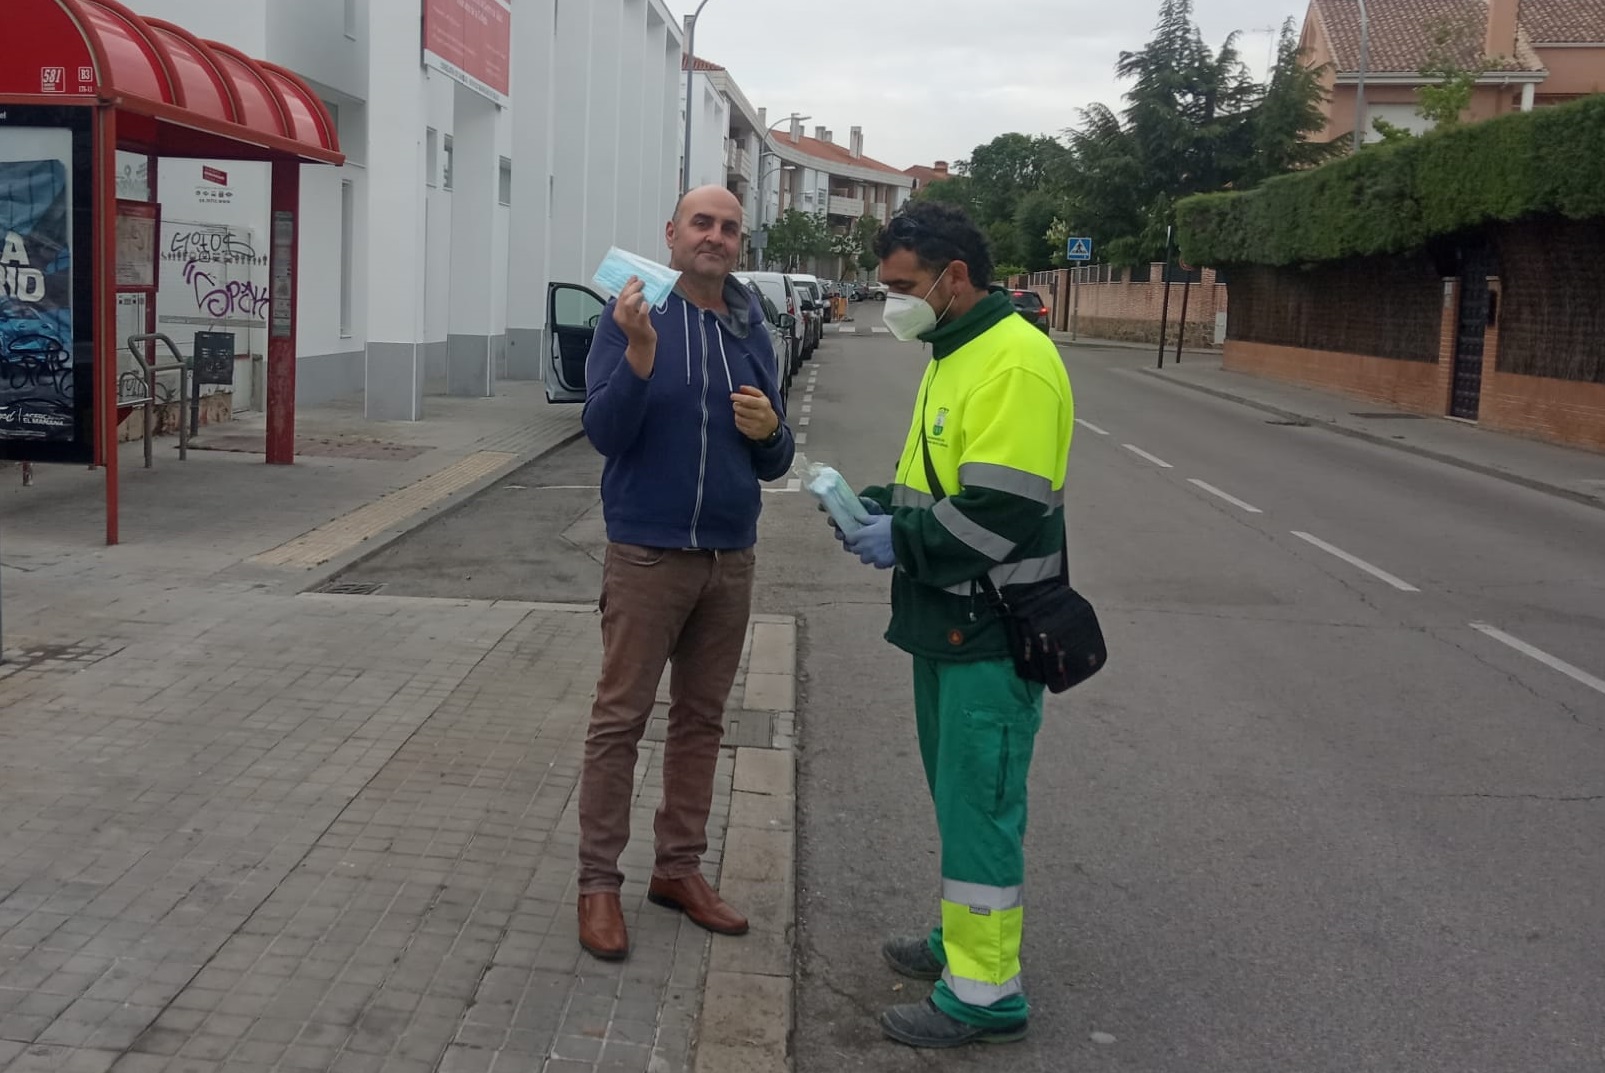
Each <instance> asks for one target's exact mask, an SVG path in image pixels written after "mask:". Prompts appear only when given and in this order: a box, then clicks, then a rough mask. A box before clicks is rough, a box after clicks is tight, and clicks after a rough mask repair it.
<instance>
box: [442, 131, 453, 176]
mask: <svg viewBox="0 0 1605 1073" xmlns="http://www.w3.org/2000/svg"><path fill="white" fill-rule="evenodd" d="M445 155H446V161H445V164H446V173H445V177H444V178H442V179H441V181H440V185H441V187H442V188H443V189H446V190H450V189H451V135H450V134H448V135H446V153H445Z"/></svg>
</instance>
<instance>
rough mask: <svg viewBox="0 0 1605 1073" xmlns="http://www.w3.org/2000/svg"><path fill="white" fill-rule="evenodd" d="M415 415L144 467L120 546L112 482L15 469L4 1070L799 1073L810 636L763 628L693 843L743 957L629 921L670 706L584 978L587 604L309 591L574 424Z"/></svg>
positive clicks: (466, 405) (2, 817)
mask: <svg viewBox="0 0 1605 1073" xmlns="http://www.w3.org/2000/svg"><path fill="white" fill-rule="evenodd" d="M530 388H533V389H534V390H533V391H531V390H529V389H530ZM430 403H431V411H432V412H434V413H438V414H440V416H439V417H438V418H432V419H431V420H430V421H426V422H421V423H418V424H413V425H393V424H385V425H378V424H371V423H367V422H363V421H361V420H360V418H359V417H357V416H356V415H354V414H352V413H350V412H349V411H341V410H338V409H333V410H325V411H316V412H313V413H310V414H306V413H304V414H303V415H302V419H301V422H300V430H299V431H300V434H301V436H302V437H304V438H308V439H321V440H322V441H324V442H323V443H322V444H321V445H320V446H321V447H322V448H323V449H325V450H333V451H336V452H337V456H336V457H326V456H309V457H305V458H304V459H303V460H302V461H300V462H298V464H297V465H296V466H294V467H268V466H266V465H263V464H261V461H260V455H257V456H251V455H244V454H233V453H227V452H221V451H207V452H197V453H195V454H192V455H191V456H190V460H189V461H188V462H187V463H182V464H181V463H179V462H178V460H177V452H176V450H173V449H172V444H171V441H168V442H162V443H160V444H159V447H158V461H157V468H156V469H155V470H153V471H150V472H145V471H142V470H138V469H136V468H135V467H136V466H137V464H138V459H139V457H140V454H139V452H140V447H139V445H137V444H135V445H129V447H128V449H126V451H127V453H125V455H124V459H123V460H124V464H125V466H126V467H127V468H126V469H125V474H124V475H125V483H124V498H125V505H126V510H125V516H124V537H125V541H126V543H125V544H124V545H122V546H120V547H116V548H105V547H103V546H101V545H100V535H101V533H100V525H101V523H100V514H99V509H100V498H99V497H100V490H101V480H102V475H101V474H98V473H94V474H91V473H86V472H85V471H83V470H78V469H75V468H72V467H65V468H64V467H38V469H37V483H36V485H35V487H33V488H27V489H24V488H21V487H20V486H19V485H20V480H19V478H18V475H17V471H16V469H15V468H14V467H13V468H9V469H5V470H0V481H3V482H4V483H3V484H0V527H3V529H0V532H3V536H0V540H3V542H4V547H3V553H4V572H3V575H0V576H3V582H4V591H3V600H4V604H3V610H4V628H5V640H6V647H7V649H8V660H7V662H6V664H4V665H3V666H0V1069H5V1070H17V1071H24V1070H30V1071H31V1070H62V1071H68V1070H71V1071H90V1073H94V1071H102V1070H109V1069H114V1070H118V1071H125V1073H148V1071H154V1070H167V1071H173V1073H180V1071H182V1073H213V1071H218V1073H221V1071H224V1070H227V1071H230V1073H233V1071H239V1073H268V1071H270V1070H272V1071H284V1073H289V1071H293V1070H338V1071H342V1073H347V1071H349V1073H362V1071H380V1070H383V1071H385V1073H392V1071H393V1073H426V1071H435V1070H440V1071H443V1073H490V1071H506V1070H519V1071H541V1070H546V1071H551V1073H578V1071H582V1070H583V1071H603V1070H609V1071H612V1070H618V1071H625V1070H629V1071H634V1073H647V1071H648V1070H652V1071H654V1073H656V1071H665V1073H672V1071H680V1070H688V1069H691V1068H693V1063H695V1068H697V1069H699V1070H703V1071H706V1073H718V1071H723V1070H737V1069H741V1070H746V1069H774V1070H780V1069H784V1068H785V1044H786V1039H787V1035H788V1029H789V1017H790V991H789V988H790V963H789V932H788V929H789V927H790V922H791V914H792V905H791V882H790V876H791V867H792V859H793V844H792V840H793V834H792V825H791V824H792V821H791V817H792V814H793V792H794V791H793V789H792V781H791V775H790V771H791V764H792V753H791V743H792V741H793V735H794V728H793V726H792V720H793V708H794V706H795V701H794V696H795V687H794V676H795V627H794V626H793V625H792V624H791V622H790V620H789V619H768V618H762V617H760V618H758V619H756V620H755V621H754V624H753V626H752V628H751V631H750V633H749V642H748V652H747V655H746V656H745V657H744V659H743V665H742V672H741V678H740V679H739V680H738V682H737V686H736V689H735V691H734V693H733V694H732V712H731V718H730V719H729V721H728V722H729V727H730V732H729V733H728V734H727V739H726V745H727V748H726V752H725V756H724V759H723V760H722V762H721V765H720V770H719V777H718V785H717V787H716V797H715V804H714V819H713V822H712V823H711V824H710V831H709V834H710V847H711V848H710V853H709V855H708V860H707V865H708V870H709V872H710V874H711V875H712V876H713V877H714V878H717V877H718V875H719V873H720V872H721V870H722V872H723V873H724V876H725V878H726V880H727V884H728V886H729V888H731V889H733V890H734V889H739V890H740V891H741V894H740V895H739V896H740V897H742V898H743V900H744V901H745V902H746V903H747V904H745V905H743V908H745V909H747V910H748V911H749V912H750V914H751V915H752V917H753V928H754V931H753V934H752V935H750V936H748V937H745V938H744V939H741V940H730V941H728V942H727V941H724V940H721V941H720V943H718V944H715V943H712V942H710V940H709V937H708V936H707V935H706V933H704V932H702V931H701V930H700V929H697V928H695V927H694V926H693V925H691V924H690V923H689V922H687V921H685V920H684V918H683V917H681V916H679V915H677V914H674V913H670V912H667V911H664V910H661V909H659V908H657V907H654V906H651V905H649V904H647V903H645V900H644V894H645V889H646V880H647V878H648V873H649V871H650V867H651V830H652V824H651V819H652V814H653V811H654V810H655V808H656V805H657V802H658V799H659V794H660V793H661V778H660V770H661V762H662V752H661V744H660V740H661V736H662V735H661V727H660V726H658V723H659V721H658V720H654V726H653V727H649V730H648V735H647V740H646V741H644V742H643V743H642V748H641V754H640V761H639V768H638V774H639V776H640V783H639V789H638V794H637V798H636V801H635V807H634V814H633V821H634V830H635V832H636V836H637V837H636V839H635V840H634V841H632V843H631V845H630V847H629V849H628V850H627V851H626V854H625V858H624V866H625V869H626V871H627V873H628V874H629V877H630V878H629V882H628V884H627V886H626V888H625V892H624V893H625V899H626V913H627V917H628V918H629V921H630V923H631V926H632V938H633V940H634V952H633V954H632V957H631V958H630V959H629V960H628V961H626V962H623V963H620V964H616V965H604V964H603V963H601V962H597V961H595V960H593V959H591V958H589V957H588V956H586V955H584V954H582V953H581V951H580V950H579V947H578V943H577V938H576V935H575V914H574V899H575V885H574V884H575V856H576V844H577V817H576V813H575V809H576V795H575V792H574V791H575V787H576V782H577V779H578V773H579V766H580V759H581V755H582V754H581V750H582V745H583V739H584V732H585V726H586V723H587V721H588V717H589V712H590V702H591V693H592V687H593V685H594V682H595V678H596V674H597V669H598V661H599V659H600V644H599V641H598V638H597V627H596V620H595V615H594V610H593V609H592V608H591V607H589V606H584V607H575V606H563V605H540V604H512V603H506V602H495V603H491V602H472V601H464V600H408V599H400V598H386V597H362V596H334V595H325V594H315V593H312V594H300V593H301V590H302V589H304V588H307V587H308V586H312V585H316V584H318V583H319V581H320V579H322V578H324V577H327V576H330V575H332V573H334V572H335V571H336V570H338V569H339V568H340V567H341V566H342V565H343V564H344V563H347V562H349V561H351V560H352V559H354V558H356V557H358V556H360V555H362V554H364V553H365V551H366V550H367V549H369V548H371V547H373V546H375V545H376V544H378V543H381V542H383V541H385V540H388V539H392V538H394V537H395V536H396V535H398V534H400V533H404V532H405V531H407V530H408V529H409V528H411V527H413V526H415V525H417V524H420V523H421V522H422V521H423V520H426V519H427V518H429V517H431V516H433V514H434V513H435V512H438V511H439V510H442V509H449V507H450V506H451V505H452V504H454V503H457V502H460V501H461V500H462V499H463V498H465V497H466V496H468V495H470V494H471V493H472V492H473V491H474V490H475V489H477V488H479V487H482V486H483V485H484V484H486V483H488V482H489V481H492V480H494V479H496V477H498V476H500V475H502V474H504V473H506V472H507V471H509V470H510V469H512V468H513V467H515V466H516V465H519V464H521V463H522V462H524V461H527V460H528V459H530V458H533V457H535V456H536V455H537V454H539V453H542V452H543V451H544V450H547V449H550V448H552V447H555V446H557V445H559V444H561V443H563V442H566V441H568V440H570V439H572V438H573V437H574V436H575V435H577V434H578V409H577V408H573V407H567V408H556V407H552V408H547V407H546V406H545V405H544V402H543V401H542V400H541V399H540V397H539V386H538V385H519V384H514V385H504V386H503V393H502V396H501V397H499V398H497V399H493V400H452V399H434V398H432V399H431V400H430ZM246 430H247V426H244V425H241V426H238V427H235V428H228V427H226V426H225V427H223V428H221V429H219V430H218V431H216V432H213V431H212V430H203V431H207V432H208V433H209V436H210V438H211V440H212V442H214V443H219V444H221V445H225V446H226V445H228V444H229V443H230V442H231V441H232V440H233V438H234V434H236V433H242V432H245V431H246ZM416 447H427V448H428V449H427V450H425V451H423V452H422V453H417V454H412V453H411V452H410V451H408V450H403V449H402V448H416ZM338 452H356V453H357V455H358V457H349V456H348V455H345V454H338ZM409 454H411V457H404V456H407V455H409ZM387 503H390V504H393V505H392V506H385V504H387ZM380 508H383V509H380ZM319 534H321V535H319ZM314 538H315V539H314ZM517 538H518V535H517V534H508V539H510V540H511V539H517ZM287 547H289V548H293V549H296V551H295V553H294V554H284V553H283V552H281V549H284V548H287ZM276 552H277V553H278V554H275V553H276ZM727 829H728V830H729V831H730V836H729V843H728V845H727V843H726V835H727ZM733 896H736V895H735V894H733ZM782 953H784V954H785V955H786V957H785V958H783V957H782V956H781V954H782ZM710 968H711V970H712V972H713V975H712V976H711V977H708V989H707V990H708V994H709V997H708V1000H707V1002H708V1006H707V1012H706V1014H705V1015H704V1016H705V1021H704V1024H705V1026H706V1027H705V1028H704V1029H703V1031H702V1032H701V1033H700V1034H699V1033H698V1030H697V1025H698V1016H699V1013H701V1012H702V1010H703V1002H704V1000H703V991H704V988H703V982H704V978H705V976H707V974H708V973H709V971H710ZM755 996H756V997H758V998H760V999H762V1001H758V1002H755V1001H754V997H755ZM699 1039H700V1040H701V1047H700V1048H698V1041H699Z"/></svg>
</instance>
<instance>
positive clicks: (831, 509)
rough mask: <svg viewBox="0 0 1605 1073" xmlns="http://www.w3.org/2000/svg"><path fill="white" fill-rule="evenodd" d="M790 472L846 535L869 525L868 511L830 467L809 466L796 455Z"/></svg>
mask: <svg viewBox="0 0 1605 1073" xmlns="http://www.w3.org/2000/svg"><path fill="white" fill-rule="evenodd" d="M792 472H793V473H795V474H797V476H799V477H801V478H802V482H803V487H804V488H806V489H808V492H809V494H810V495H812V496H813V497H814V498H815V499H817V500H819V502H820V505H821V506H823V507H824V508H825V511H826V512H827V513H828V514H829V515H830V520H831V521H833V522H835V523H836V528H837V529H840V530H841V531H842V533H844V534H845V535H847V536H852V535H853V534H854V533H856V532H858V530H859V529H860V528H862V527H863V525H864V523H865V522H867V521H869V511H868V510H866V509H865V507H864V504H863V503H861V502H859V499H858V496H857V495H856V494H855V493H854V492H853V490H852V488H851V487H850V486H849V485H848V483H847V480H846V478H844V477H843V476H842V475H841V474H840V473H838V472H836V470H834V469H832V468H831V467H830V466H825V465H821V464H820V463H818V462H810V461H808V459H807V458H806V457H805V456H803V455H800V454H799V455H798V456H797V459H796V461H795V462H794V463H793V464H792Z"/></svg>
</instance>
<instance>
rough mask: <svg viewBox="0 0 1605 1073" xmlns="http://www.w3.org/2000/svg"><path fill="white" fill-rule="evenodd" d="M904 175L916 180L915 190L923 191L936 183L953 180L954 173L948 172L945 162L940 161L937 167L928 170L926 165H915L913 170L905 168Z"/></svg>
mask: <svg viewBox="0 0 1605 1073" xmlns="http://www.w3.org/2000/svg"><path fill="white" fill-rule="evenodd" d="M903 174H904V175H907V176H908V177H909V178H911V179H913V180H914V189H915V190H923V189H925V188H926V187H927V186H930V185H931V184H932V183H934V182H940V181H941V180H943V179H951V178H952V177H953V173H952V172H951V171H950V170H948V163H947V161H945V160H938V161H937V162H936V166H935V167H930V168H927V167H926V166H925V165H924V164H915V165H914V166H913V167H912V168H904V169H903Z"/></svg>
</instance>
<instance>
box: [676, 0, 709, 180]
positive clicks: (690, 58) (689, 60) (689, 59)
mask: <svg viewBox="0 0 1605 1073" xmlns="http://www.w3.org/2000/svg"><path fill="white" fill-rule="evenodd" d="M707 6H708V0H702V3H700V4H698V5H697V10H696V11H695V12H694V13H693V14H692V16H691V17H690V18H689V19H687V20H686V30H685V32H686V43H685V159H684V160H682V161H681V162H680V193H682V194H684V193H685V192H686V191H687V190H690V189H691V116H692V115H693V114H694V111H695V110H694V109H693V108H692V106H691V78H692V76H693V75H695V74H696V72H697V19H699V18H700V17H701V16H702V9H703V8H705V7H707Z"/></svg>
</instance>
